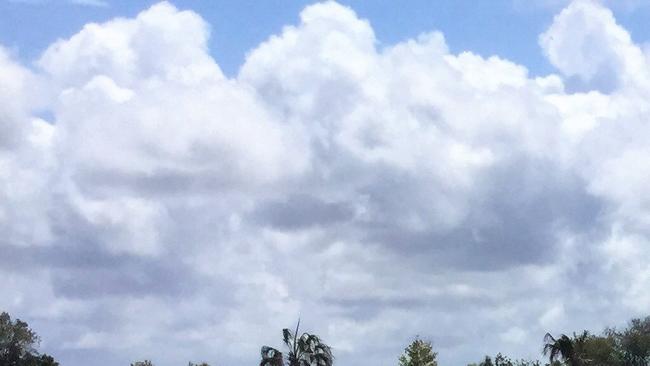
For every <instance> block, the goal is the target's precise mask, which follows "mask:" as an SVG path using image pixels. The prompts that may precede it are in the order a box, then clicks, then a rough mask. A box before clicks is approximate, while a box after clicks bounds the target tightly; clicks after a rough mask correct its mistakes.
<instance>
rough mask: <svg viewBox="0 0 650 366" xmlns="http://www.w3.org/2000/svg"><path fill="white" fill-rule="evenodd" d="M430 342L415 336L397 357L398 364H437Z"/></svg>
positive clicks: (405, 365)
mask: <svg viewBox="0 0 650 366" xmlns="http://www.w3.org/2000/svg"><path fill="white" fill-rule="evenodd" d="M437 356H438V353H437V352H433V346H432V345H431V342H429V341H424V340H422V339H420V338H418V337H415V339H414V340H413V342H411V344H410V345H409V346H408V347H406V348H405V349H404V353H403V354H402V355H401V356H400V358H399V366H438V361H436V357H437Z"/></svg>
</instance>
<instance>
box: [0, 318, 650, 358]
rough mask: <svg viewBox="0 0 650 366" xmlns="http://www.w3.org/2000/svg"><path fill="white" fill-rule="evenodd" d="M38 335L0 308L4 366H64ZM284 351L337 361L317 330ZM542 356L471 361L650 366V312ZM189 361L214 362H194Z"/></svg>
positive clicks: (546, 344)
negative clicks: (41, 347) (39, 348)
mask: <svg viewBox="0 0 650 366" xmlns="http://www.w3.org/2000/svg"><path fill="white" fill-rule="evenodd" d="M39 341H40V340H39V337H38V335H37V334H36V333H35V332H34V331H33V330H31V329H30V328H29V326H28V324H27V323H25V322H23V321H21V320H20V319H16V320H12V319H11V317H10V316H9V314H7V313H4V312H3V313H1V314H0V366H59V363H58V362H57V361H55V359H54V358H53V357H52V356H50V355H47V354H41V353H39V352H38V351H37V346H38V344H39ZM282 343H283V347H284V352H286V353H283V352H282V351H280V350H279V349H276V348H273V347H269V346H263V347H262V349H261V354H260V363H259V365H260V366H332V365H333V364H334V355H333V353H332V349H331V348H330V347H329V346H328V345H327V344H325V343H324V342H323V341H322V340H321V338H319V337H318V336H317V335H315V334H310V333H300V321H298V325H297V326H296V328H295V329H293V330H290V329H283V331H282ZM541 346H542V347H541V349H542V355H544V358H543V359H542V360H541V361H540V360H522V359H519V360H514V359H511V358H510V357H508V356H506V355H504V354H502V353H497V354H496V355H494V356H485V357H484V358H483V359H482V360H481V361H479V362H476V363H471V364H469V365H467V366H650V317H646V318H644V319H632V320H631V321H630V322H629V323H628V325H627V326H626V327H625V328H622V329H616V328H607V329H605V330H604V331H603V332H602V333H600V334H593V333H590V332H589V331H586V330H585V331H582V332H580V333H573V334H572V335H565V334H560V335H559V336H557V337H555V336H553V335H551V334H548V333H547V334H546V335H545V336H544V338H543V343H542V345H541ZM437 357H438V353H437V352H434V350H433V346H432V344H431V342H430V341H426V340H423V339H420V338H418V337H416V338H415V339H414V340H413V341H412V342H411V343H410V344H409V345H408V346H407V347H406V348H405V349H404V352H403V353H402V354H401V355H400V356H399V358H398V359H397V360H396V361H397V364H398V365H399V366H438V360H437ZM131 366H154V364H153V363H152V361H149V360H145V361H138V362H135V363H132V364H131ZM188 366H210V365H208V364H207V363H205V362H203V363H197V364H195V363H192V362H190V363H189V364H188Z"/></svg>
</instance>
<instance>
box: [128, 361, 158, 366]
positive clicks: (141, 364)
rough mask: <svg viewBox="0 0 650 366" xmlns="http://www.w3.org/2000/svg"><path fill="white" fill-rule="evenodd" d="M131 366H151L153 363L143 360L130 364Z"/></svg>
mask: <svg viewBox="0 0 650 366" xmlns="http://www.w3.org/2000/svg"><path fill="white" fill-rule="evenodd" d="M131 366H153V363H152V362H151V361H149V360H144V361H138V362H136V363H132V364H131Z"/></svg>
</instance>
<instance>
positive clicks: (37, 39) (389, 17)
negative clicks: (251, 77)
mask: <svg viewBox="0 0 650 366" xmlns="http://www.w3.org/2000/svg"><path fill="white" fill-rule="evenodd" d="M154 3H156V1H126V0H122V1H107V4H108V6H83V5H79V4H73V3H66V2H65V1H62V0H53V1H42V0H35V1H15V0H14V1H12V0H3V1H2V2H0V14H2V22H0V43H2V44H3V45H4V46H5V47H10V48H12V49H15V50H17V52H18V53H19V55H20V57H21V58H22V59H24V60H29V59H33V58H36V57H37V56H38V55H39V54H40V52H42V51H43V50H44V49H45V47H47V46H48V45H49V44H50V43H52V42H53V41H54V40H56V39H58V38H62V37H68V36H70V35H72V34H74V33H76V32H77V31H78V30H79V29H80V27H82V26H83V25H84V24H86V23H88V22H102V21H106V20H109V19H111V18H113V17H116V16H127V17H128V16H134V15H135V14H137V13H138V12H139V11H141V10H142V9H145V8H147V7H148V6H150V5H152V4H154ZM173 3H174V4H175V5H176V6H178V7H179V8H181V9H191V10H194V11H196V12H198V13H199V14H201V16H202V17H204V18H205V19H206V21H208V23H210V25H211V27H212V38H211V39H210V50H211V52H212V55H213V56H214V58H215V59H216V60H217V62H218V63H219V65H220V66H221V67H222V68H223V70H224V71H225V72H226V73H227V74H228V75H234V74H235V73H236V71H237V69H238V68H239V66H240V65H241V64H242V63H243V60H244V57H245V55H246V52H248V51H249V50H250V49H252V48H253V47H255V46H256V45H257V44H259V43H260V42H262V41H264V40H265V39H266V38H267V37H268V36H269V35H270V34H273V33H277V32H278V31H279V30H280V29H281V28H282V26H283V25H286V24H292V23H294V22H295V21H296V20H297V14H298V13H299V12H300V10H301V9H302V8H303V7H304V6H306V5H308V4H309V3H310V2H309V1H296V0H287V1H278V0H269V1H253V0H243V1H223V0H216V1H174V2H173ZM341 3H342V4H347V5H349V6H351V7H352V8H354V9H355V11H356V12H357V13H358V14H359V16H361V17H363V18H367V19H369V20H370V22H371V23H372V25H373V28H374V30H375V32H376V34H377V38H378V40H379V41H380V42H382V43H385V44H389V45H390V44H393V43H396V42H399V41H402V40H405V39H408V38H413V37H416V36H417V35H418V34H420V33H422V32H428V31H432V30H440V31H442V32H443V33H444V35H445V37H446V39H447V42H448V44H449V46H450V48H451V50H452V51H453V52H461V51H466V50H469V51H472V52H475V53H478V54H480V55H483V56H490V55H500V56H502V57H506V58H508V59H510V60H513V61H515V62H517V63H520V64H522V65H525V66H526V67H528V68H529V70H530V71H531V72H532V73H533V74H534V75H544V74H548V73H550V72H552V70H553V69H552V66H551V65H550V64H549V63H548V62H547V61H546V59H545V58H544V57H543V55H542V54H541V51H540V48H539V45H538V42H537V37H538V35H539V34H540V33H541V32H542V31H543V30H544V29H545V28H546V27H547V26H548V25H549V24H550V23H551V21H552V18H553V15H554V14H555V12H556V11H557V10H558V9H560V8H561V6H560V4H562V2H558V1H555V2H552V1H548V2H545V1H541V0H533V1H527V2H526V1H521V0H494V1H491V0H480V1H472V0H436V1H426V0H414V1H406V2H396V1H391V0H378V1H342V2H341ZM614 10H615V11H616V15H617V19H618V21H619V22H620V23H621V24H623V25H624V26H625V27H626V29H628V30H629V31H630V32H631V34H632V36H633V37H634V39H636V40H638V41H645V40H647V39H648V30H647V27H645V26H644V24H647V22H648V21H650V15H648V12H647V11H646V10H647V9H646V5H645V4H643V3H638V4H637V3H636V2H635V4H634V6H624V5H619V6H618V7H615V8H614ZM34 24H37V25H38V26H34Z"/></svg>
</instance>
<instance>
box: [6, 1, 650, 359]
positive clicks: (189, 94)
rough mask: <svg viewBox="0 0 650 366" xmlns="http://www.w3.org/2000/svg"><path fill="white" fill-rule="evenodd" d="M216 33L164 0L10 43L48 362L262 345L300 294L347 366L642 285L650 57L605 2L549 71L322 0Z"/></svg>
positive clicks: (542, 319) (9, 73) (589, 307)
mask: <svg viewBox="0 0 650 366" xmlns="http://www.w3.org/2000/svg"><path fill="white" fill-rule="evenodd" d="M594 24H595V25H594ZM596 25H597V26H596ZM208 38H209V26H208V24H206V23H205V21H204V20H203V19H202V18H201V17H200V16H199V15H198V14H196V13H194V12H191V11H183V10H179V9H177V8H175V7H174V6H173V5H171V4H169V3H166V2H163V3H160V4H157V5H154V6H152V7H151V8H149V9H147V10H145V11H143V12H141V13H140V14H138V15H137V16H136V17H134V18H118V19H114V20H111V21H108V22H105V23H101V24H99V23H91V24H87V25H86V26H84V27H83V28H82V29H81V30H80V31H79V32H78V33H77V34H75V35H73V36H71V37H70V38H67V39H61V40H59V41H57V42H55V43H54V44H52V45H50V46H49V47H48V48H47V49H46V50H45V51H44V52H43V54H42V55H41V56H40V57H39V59H38V60H36V62H35V66H33V67H31V68H30V67H26V66H23V65H21V64H20V63H19V62H18V61H15V60H14V59H13V58H12V57H11V55H10V54H9V53H8V52H7V51H5V50H3V49H0V82H1V85H3V88H0V122H1V124H0V132H2V133H1V134H0V136H2V138H0V187H2V188H1V190H0V195H2V200H0V227H2V228H3V233H4V236H3V239H2V240H0V249H1V250H2V252H3V254H4V255H3V256H2V257H1V258H0V272H1V273H2V275H3V278H6V279H7V280H5V281H3V283H2V285H0V289H2V291H3V294H6V296H3V297H2V298H0V308H2V309H7V310H9V311H11V312H12V313H14V314H15V315H17V316H20V317H22V318H25V319H27V320H28V321H30V324H33V325H34V327H35V328H36V329H38V330H39V333H41V335H42V337H43V339H44V340H46V341H47V343H44V344H43V348H44V349H45V350H46V351H47V352H50V353H53V354H55V355H57V356H58V357H59V358H61V360H62V361H63V362H65V363H69V364H76V363H81V362H88V361H89V360H102V361H101V362H104V363H103V364H106V365H109V364H111V365H112V364H117V363H123V364H126V363H128V362H130V361H133V360H134V359H138V358H144V357H147V358H154V359H156V360H157V362H158V364H161V365H163V366H164V365H172V364H178V363H180V362H186V361H187V360H190V359H196V358H197V357H200V358H205V359H206V360H220V362H222V363H237V364H240V363H241V364H243V363H250V362H255V360H256V358H257V355H258V353H259V347H260V346H261V345H262V344H270V345H279V343H280V342H279V341H280V338H279V333H278V331H279V330H280V329H282V328H283V327H285V326H288V325H291V324H293V323H294V322H295V320H296V318H297V317H298V316H299V315H301V316H302V318H303V323H304V324H305V326H306V327H307V328H308V329H311V330H313V331H315V332H316V333H318V334H320V335H322V336H323V337H324V339H325V340H326V341H328V342H330V343H331V344H332V345H333V346H334V350H335V353H336V355H337V358H338V360H339V362H340V363H341V364H366V363H368V364H372V363H375V364H377V363H382V364H383V363H386V362H392V361H394V359H395V358H396V357H397V355H398V354H399V352H401V350H402V349H403V347H404V343H405V342H407V341H408V340H409V339H410V337H412V336H413V335H415V334H420V335H422V336H425V337H430V338H431V339H432V340H433V341H434V343H435V345H436V348H437V349H438V350H439V351H440V357H441V360H442V362H444V363H449V364H451V363H462V362H465V363H467V362H471V361H473V360H477V359H479V358H480V357H481V356H482V355H483V354H485V353H494V352H495V351H507V352H508V353H510V354H512V355H513V356H516V357H537V356H538V351H539V344H540V341H541V336H542V335H543V334H544V333H545V332H546V331H552V332H559V331H570V330H575V329H580V328H584V327H587V328H590V329H595V330H598V328H599V327H601V326H604V325H611V324H617V323H619V322H621V321H624V320H626V319H627V318H628V317H630V316H631V315H635V314H639V313H640V312H642V311H643V309H646V308H647V305H649V304H648V301H650V299H649V298H648V297H647V296H646V295H645V292H644V291H643V289H644V288H647V285H648V283H649V281H650V275H648V273H650V271H649V268H650V267H648V265H647V264H645V262H644V261H643V258H646V257H647V254H648V253H647V247H648V246H647V244H648V234H649V233H648V232H647V229H645V228H646V227H647V222H648V218H649V217H650V215H649V214H648V213H649V212H650V211H649V208H648V207H650V206H649V205H648V203H647V202H646V201H647V200H645V199H644V197H648V195H647V192H646V190H647V187H648V186H649V185H648V182H647V178H646V177H648V176H650V175H649V174H647V170H648V169H649V168H650V164H649V163H648V159H647V158H646V157H647V156H648V154H647V148H646V147H645V145H646V141H647V136H648V134H649V133H650V131H649V130H648V128H647V126H646V123H645V121H646V120H647V113H648V112H647V111H648V102H647V94H648V90H649V89H648V87H649V86H650V82H648V78H647V76H646V75H647V73H648V65H647V63H646V58H647V55H646V54H645V53H644V52H645V51H643V50H642V48H641V47H639V46H638V45H637V44H635V43H634V42H633V41H632V40H631V38H630V37H629V34H628V32H627V31H626V30H624V29H623V28H622V27H621V26H620V25H618V24H617V23H616V21H615V18H614V16H613V14H612V13H611V11H609V10H607V9H606V8H605V7H603V6H602V5H600V4H598V3H596V2H587V1H576V2H573V3H571V4H569V5H568V6H567V7H566V9H565V10H563V11H562V12H560V14H559V15H558V16H556V17H555V19H554V22H553V24H552V25H551V26H550V28H549V29H548V30H547V31H546V32H545V33H543V34H542V35H541V36H540V44H541V46H542V52H544V53H545V54H546V55H547V57H548V58H549V61H550V62H551V63H552V64H553V65H555V67H556V68H557V69H558V71H559V74H557V75H556V74H553V75H548V76H545V77H537V78H533V77H531V76H530V75H529V74H528V71H527V69H526V67H525V66H523V65H518V64H515V63H513V62H511V61H509V60H506V59H503V58H500V57H499V56H492V57H489V58H484V57H481V56H478V55H476V54H474V53H472V52H464V53H460V54H453V53H450V51H449V48H448V47H447V44H446V41H445V38H444V36H443V34H441V33H440V32H436V31H431V32H428V33H424V34H422V35H420V36H419V37H417V38H415V39H408V40H404V41H403V42H400V43H397V44H394V45H385V46H379V45H380V42H379V41H378V40H377V39H376V37H375V34H374V31H373V29H372V26H371V24H370V23H369V22H368V21H367V20H364V19H360V18H359V17H358V16H357V15H356V14H355V12H354V11H353V10H352V9H350V8H348V7H345V6H342V5H339V4H337V3H335V2H325V3H318V4H315V5H311V6H308V7H307V8H305V10H303V12H302V13H301V16H300V21H299V22H298V24H295V25H288V26H286V27H284V28H283V30H282V31H281V32H280V33H278V34H276V35H273V36H271V37H269V39H268V40H266V41H265V42H263V43H262V44H260V45H259V46H257V47H256V48H254V49H252V50H250V52H249V54H248V56H247V59H246V61H245V63H244V64H243V65H242V66H241V69H240V72H239V74H238V75H237V76H235V77H232V78H228V77H226V76H224V75H223V73H222V72H221V70H220V68H219V66H218V65H217V64H216V62H215V61H214V60H213V59H212V57H211V56H210V54H209V50H208V47H207V42H208ZM594 45H596V46H594ZM43 110H46V111H50V112H51V113H50V114H51V115H52V118H51V120H50V121H45V120H43V119H39V118H36V117H34V116H35V115H37V114H39V112H40V111H43ZM567 294H571V295H570V296H567ZM44 304H46V305H44ZM606 320H607V321H606ZM307 328H306V329H307ZM495 335H496V336H495ZM506 348H507V349H506Z"/></svg>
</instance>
